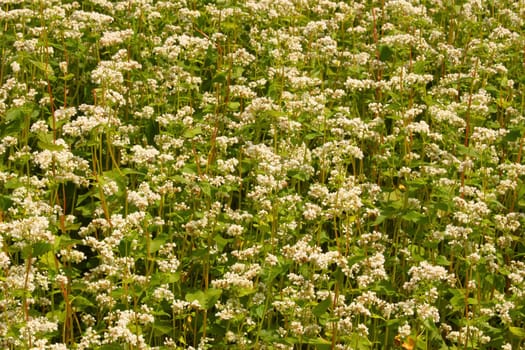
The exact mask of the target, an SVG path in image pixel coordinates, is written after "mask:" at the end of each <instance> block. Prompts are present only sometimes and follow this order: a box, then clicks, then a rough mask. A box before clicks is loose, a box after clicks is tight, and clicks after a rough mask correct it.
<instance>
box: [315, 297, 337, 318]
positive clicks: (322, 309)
mask: <svg viewBox="0 0 525 350" xmlns="http://www.w3.org/2000/svg"><path fill="white" fill-rule="evenodd" d="M331 304H332V302H331V300H330V299H325V300H323V301H321V302H320V303H319V304H317V305H316V306H315V307H314V308H313V310H312V313H313V314H314V315H315V316H317V317H321V316H322V315H323V314H324V313H326V311H327V310H328V308H329V307H330V305H331Z"/></svg>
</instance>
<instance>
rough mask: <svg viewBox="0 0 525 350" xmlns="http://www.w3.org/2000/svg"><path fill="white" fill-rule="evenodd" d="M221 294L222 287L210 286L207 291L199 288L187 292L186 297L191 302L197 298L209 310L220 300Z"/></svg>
mask: <svg viewBox="0 0 525 350" xmlns="http://www.w3.org/2000/svg"><path fill="white" fill-rule="evenodd" d="M221 294H222V290H221V289H215V288H210V289H208V290H206V291H202V290H198V291H196V292H193V293H187V294H186V297H185V299H186V301H188V302H190V303H191V302H192V301H195V300H197V301H198V302H199V304H200V305H201V306H202V307H203V308H204V309H206V310H209V309H211V308H212V307H213V305H215V303H216V302H217V300H219V298H220V297H221Z"/></svg>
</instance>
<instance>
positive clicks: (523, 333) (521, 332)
mask: <svg viewBox="0 0 525 350" xmlns="http://www.w3.org/2000/svg"><path fill="white" fill-rule="evenodd" d="M509 331H510V332H511V333H512V334H514V335H515V336H517V337H520V338H525V329H523V328H521V327H509Z"/></svg>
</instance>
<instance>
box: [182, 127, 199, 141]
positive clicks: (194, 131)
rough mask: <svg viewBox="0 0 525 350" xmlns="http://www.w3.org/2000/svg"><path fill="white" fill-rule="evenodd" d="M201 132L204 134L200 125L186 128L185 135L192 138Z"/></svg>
mask: <svg viewBox="0 0 525 350" xmlns="http://www.w3.org/2000/svg"><path fill="white" fill-rule="evenodd" d="M200 134H202V129H201V128H200V127H199V126H198V127H195V128H192V129H188V130H186V131H185V132H184V134H183V136H184V137H185V138H187V139H191V138H194V137H195V136H197V135H200Z"/></svg>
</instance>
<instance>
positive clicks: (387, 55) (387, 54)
mask: <svg viewBox="0 0 525 350" xmlns="http://www.w3.org/2000/svg"><path fill="white" fill-rule="evenodd" d="M393 55H394V51H392V49H391V48H390V47H388V46H386V45H382V46H380V47H379V59H380V60H381V61H382V62H385V61H390V59H391V58H392V56H393Z"/></svg>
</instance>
